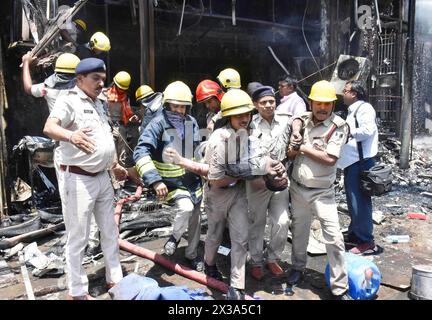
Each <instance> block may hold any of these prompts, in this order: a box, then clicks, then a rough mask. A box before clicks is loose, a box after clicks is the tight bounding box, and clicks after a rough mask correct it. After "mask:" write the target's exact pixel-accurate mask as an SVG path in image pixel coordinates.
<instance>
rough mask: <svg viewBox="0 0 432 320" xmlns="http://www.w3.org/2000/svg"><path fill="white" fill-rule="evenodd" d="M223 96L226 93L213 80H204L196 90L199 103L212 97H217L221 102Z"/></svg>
mask: <svg viewBox="0 0 432 320" xmlns="http://www.w3.org/2000/svg"><path fill="white" fill-rule="evenodd" d="M223 95H224V91H223V90H222V88H221V87H220V86H219V85H218V84H217V83H216V82H214V81H212V80H203V81H201V82H200V83H199V84H198V86H197V88H196V100H197V102H203V101H204V100H206V99H208V98H210V97H216V98H217V99H218V100H219V101H221V100H222V97H223Z"/></svg>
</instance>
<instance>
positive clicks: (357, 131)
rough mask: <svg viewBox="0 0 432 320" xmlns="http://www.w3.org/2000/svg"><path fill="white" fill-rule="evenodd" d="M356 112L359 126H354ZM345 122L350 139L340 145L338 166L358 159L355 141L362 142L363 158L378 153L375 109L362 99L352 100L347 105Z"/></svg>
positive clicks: (344, 165)
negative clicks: (348, 129)
mask: <svg viewBox="0 0 432 320" xmlns="http://www.w3.org/2000/svg"><path fill="white" fill-rule="evenodd" d="M358 108H360V109H359V110H358V112H357V114H356V118H357V122H358V125H359V127H358V128H356V125H355V118H354V113H355V111H356V110H357V109H358ZM346 122H347V123H348V125H349V128H350V133H351V136H352V137H353V138H352V139H349V140H348V142H347V143H346V144H345V145H344V146H343V147H342V153H341V157H340V158H339V160H338V162H337V166H338V168H341V169H345V168H346V167H348V166H350V165H352V164H353V163H356V162H358V161H360V157H359V153H358V149H357V142H361V143H362V148H363V159H368V158H372V157H374V156H376V154H377V153H378V127H377V125H376V112H375V109H374V108H373V107H372V106H371V105H370V104H369V103H367V102H364V101H362V100H359V101H356V102H354V103H353V104H352V105H350V106H349V107H348V116H347V119H346Z"/></svg>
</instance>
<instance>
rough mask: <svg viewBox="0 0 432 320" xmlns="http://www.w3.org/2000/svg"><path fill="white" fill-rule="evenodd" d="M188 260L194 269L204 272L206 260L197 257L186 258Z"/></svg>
mask: <svg viewBox="0 0 432 320" xmlns="http://www.w3.org/2000/svg"><path fill="white" fill-rule="evenodd" d="M186 261H187V262H188V263H189V265H190V266H191V268H192V269H194V270H196V271H198V272H203V271H204V262H203V261H202V260H201V259H200V258H198V257H196V258H194V259H189V258H186Z"/></svg>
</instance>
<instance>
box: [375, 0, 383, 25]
mask: <svg viewBox="0 0 432 320" xmlns="http://www.w3.org/2000/svg"><path fill="white" fill-rule="evenodd" d="M375 11H376V15H377V25H378V29H379V32H380V33H382V29H381V19H380V16H379V8H378V0H375Z"/></svg>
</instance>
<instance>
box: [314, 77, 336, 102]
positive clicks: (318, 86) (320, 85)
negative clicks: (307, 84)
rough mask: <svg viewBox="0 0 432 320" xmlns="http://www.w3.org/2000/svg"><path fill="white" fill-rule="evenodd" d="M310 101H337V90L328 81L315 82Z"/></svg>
mask: <svg viewBox="0 0 432 320" xmlns="http://www.w3.org/2000/svg"><path fill="white" fill-rule="evenodd" d="M309 99H311V100H312V101H319V102H332V101H336V100H337V97H336V89H335V87H334V86H333V85H332V84H331V83H330V82H328V81H327V80H321V81H318V82H315V83H314V84H313V86H312V88H311V91H310V94H309Z"/></svg>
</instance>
